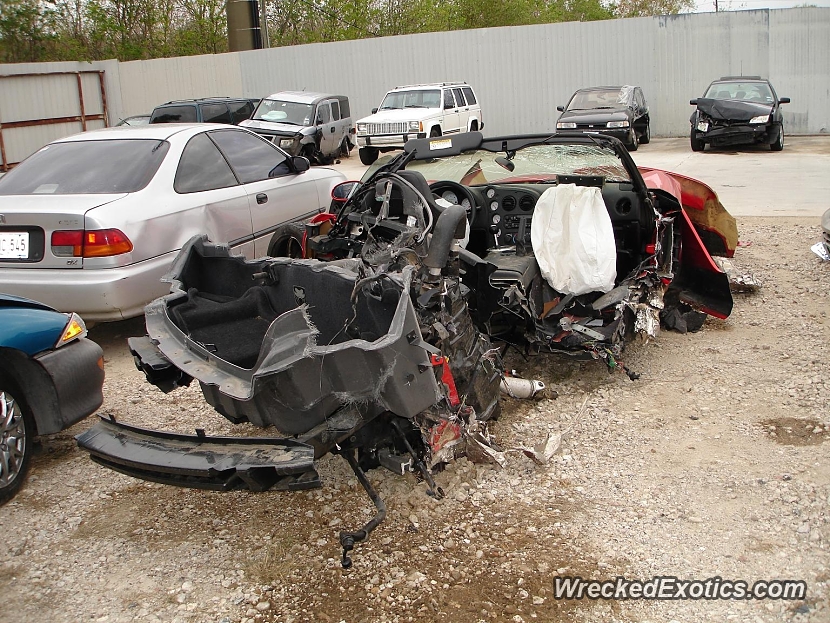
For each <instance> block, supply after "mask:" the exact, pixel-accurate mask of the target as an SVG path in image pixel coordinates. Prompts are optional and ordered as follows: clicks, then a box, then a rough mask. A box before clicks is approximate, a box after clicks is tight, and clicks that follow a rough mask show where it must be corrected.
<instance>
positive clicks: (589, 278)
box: [530, 184, 617, 295]
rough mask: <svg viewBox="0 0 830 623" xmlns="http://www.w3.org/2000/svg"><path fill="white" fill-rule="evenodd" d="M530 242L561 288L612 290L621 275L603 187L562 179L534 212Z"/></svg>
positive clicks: (572, 291)
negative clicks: (565, 182) (618, 269)
mask: <svg viewBox="0 0 830 623" xmlns="http://www.w3.org/2000/svg"><path fill="white" fill-rule="evenodd" d="M530 242H531V244H532V245H533V253H534V254H535V255H536V261H537V263H538V264H539V269H540V270H541V272H542V276H543V277H544V278H545V279H546V280H547V282H548V283H549V284H550V287H552V288H553V289H554V290H556V291H557V292H560V293H562V294H574V295H579V294H585V293H587V292H608V291H610V290H611V289H613V288H614V280H615V279H616V278H617V246H616V243H615V242H614V229H613V228H612V226H611V217H610V216H609V215H608V211H607V210H606V209H605V202H604V201H603V200H602V191H601V190H600V189H599V188H596V187H594V186H577V185H576V184H560V185H558V186H554V187H553V188H549V189H548V190H546V191H545V192H544V193H542V196H541V197H539V201H537V202H536V209H535V210H534V212H533V220H532V221H531V226H530Z"/></svg>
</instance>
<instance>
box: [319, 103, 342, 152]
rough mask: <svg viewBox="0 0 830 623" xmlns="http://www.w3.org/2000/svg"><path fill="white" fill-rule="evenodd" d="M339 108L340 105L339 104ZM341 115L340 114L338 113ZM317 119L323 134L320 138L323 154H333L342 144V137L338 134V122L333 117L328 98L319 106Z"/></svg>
mask: <svg viewBox="0 0 830 623" xmlns="http://www.w3.org/2000/svg"><path fill="white" fill-rule="evenodd" d="M338 110H339V105H338ZM338 117H339V115H338ZM317 120H318V121H320V122H321V123H320V124H318V127H319V128H320V131H321V132H322V136H321V138H320V151H321V152H323V155H325V156H329V155H331V154H333V153H334V152H335V151H336V150H337V148H338V146H339V145H340V137H339V135H338V134H337V122H335V121H334V119H333V117H332V110H331V103H330V102H329V101H328V100H327V101H325V102H321V103H320V104H319V105H318V106H317Z"/></svg>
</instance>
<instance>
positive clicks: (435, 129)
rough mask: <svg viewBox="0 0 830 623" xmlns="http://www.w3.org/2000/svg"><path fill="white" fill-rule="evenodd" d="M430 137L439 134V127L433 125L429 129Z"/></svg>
mask: <svg viewBox="0 0 830 623" xmlns="http://www.w3.org/2000/svg"><path fill="white" fill-rule="evenodd" d="M429 136H430V138H435V137H436V136H441V128H439V127H438V126H435V127H434V128H432V129H431V130H430V131H429Z"/></svg>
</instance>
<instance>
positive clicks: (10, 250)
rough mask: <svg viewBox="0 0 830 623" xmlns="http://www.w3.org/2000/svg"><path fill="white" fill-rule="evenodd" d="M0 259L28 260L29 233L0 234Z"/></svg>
mask: <svg viewBox="0 0 830 623" xmlns="http://www.w3.org/2000/svg"><path fill="white" fill-rule="evenodd" d="M0 259H3V260H26V259H29V233H28V232H15V231H4V232H0Z"/></svg>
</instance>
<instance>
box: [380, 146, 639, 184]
mask: <svg viewBox="0 0 830 623" xmlns="http://www.w3.org/2000/svg"><path fill="white" fill-rule="evenodd" d="M496 158H499V160H500V161H501V163H502V164H499V162H497V161H496ZM509 163H512V164H513V170H512V171H509V170H508V169H507V168H505V164H507V166H508V167H509V164H508V163H507V159H506V158H505V154H504V153H494V152H492V151H485V150H478V151H469V152H464V153H462V154H459V155H457V156H449V157H447V158H436V159H434V160H413V161H411V162H409V163H408V164H407V165H406V168H407V170H409V171H420V172H421V173H422V174H423V176H424V177H425V178H426V179H427V180H428V181H429V182H434V181H437V180H450V181H453V182H458V183H460V184H463V185H465V186H480V185H483V184H493V183H501V184H510V183H532V182H546V181H555V178H556V176H557V175H601V176H603V177H605V178H606V180H607V181H609V182H628V181H631V176H630V175H629V174H628V172H627V171H626V170H625V166H624V165H623V163H622V161H621V160H620V159H619V158H618V157H617V154H616V153H614V152H613V151H612V150H611V149H607V148H604V147H601V146H599V145H584V144H580V145H561V144H560V145H557V144H553V145H530V146H528V147H525V148H524V149H520V150H518V151H517V152H516V154H515V156H514V157H513V158H512V160H510V161H509ZM381 164H383V162H380V161H379V162H378V163H377V165H381ZM374 168H376V167H373V168H372V169H370V170H369V171H367V175H369V174H371V172H372V171H373V170H374Z"/></svg>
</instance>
